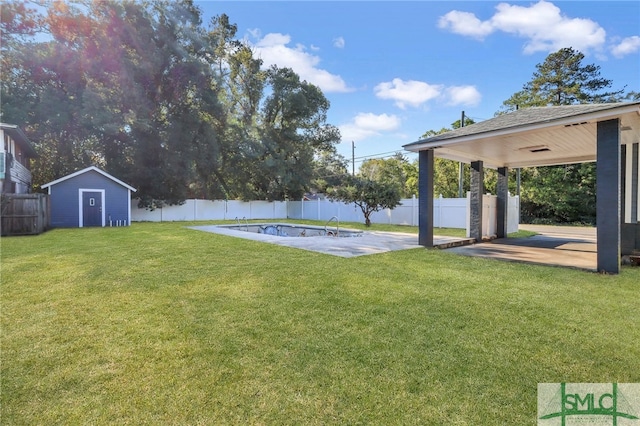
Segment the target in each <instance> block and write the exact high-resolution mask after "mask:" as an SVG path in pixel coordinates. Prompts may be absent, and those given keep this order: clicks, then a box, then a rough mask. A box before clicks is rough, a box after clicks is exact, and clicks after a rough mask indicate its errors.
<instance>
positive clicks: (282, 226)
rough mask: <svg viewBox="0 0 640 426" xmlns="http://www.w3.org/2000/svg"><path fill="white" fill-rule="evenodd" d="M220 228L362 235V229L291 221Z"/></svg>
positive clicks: (281, 233) (293, 234)
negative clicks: (299, 223)
mask: <svg viewBox="0 0 640 426" xmlns="http://www.w3.org/2000/svg"><path fill="white" fill-rule="evenodd" d="M219 227H220V228H224V229H229V230H234V231H243V232H253V233H255V234H265V235H274V236H277V237H360V236H362V231H356V230H353V229H343V228H340V227H337V226H329V227H324V226H313V225H294V224H291V223H247V224H240V225H219Z"/></svg>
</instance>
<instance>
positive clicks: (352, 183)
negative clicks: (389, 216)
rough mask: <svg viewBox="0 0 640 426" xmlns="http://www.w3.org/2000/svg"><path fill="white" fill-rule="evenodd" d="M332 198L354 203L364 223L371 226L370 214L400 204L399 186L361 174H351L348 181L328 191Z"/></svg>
mask: <svg viewBox="0 0 640 426" xmlns="http://www.w3.org/2000/svg"><path fill="white" fill-rule="evenodd" d="M328 196H329V198H330V199H332V200H337V201H342V202H344V203H354V204H355V205H357V206H358V207H360V210H362V214H363V215H364V223H365V225H366V226H371V214H372V213H373V212H377V211H380V210H382V209H393V208H394V207H396V206H397V205H399V204H400V198H401V197H400V188H399V187H398V185H396V184H395V183H392V182H383V181H375V180H372V179H369V178H366V177H363V176H352V177H350V178H349V179H348V182H347V183H346V184H345V185H343V186H340V187H337V188H334V189H333V190H332V191H330V192H329V193H328Z"/></svg>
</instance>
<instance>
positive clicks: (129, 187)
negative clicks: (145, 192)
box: [41, 166, 136, 192]
mask: <svg viewBox="0 0 640 426" xmlns="http://www.w3.org/2000/svg"><path fill="white" fill-rule="evenodd" d="M90 171H94V172H97V173H99V174H101V175H102V176H104V177H106V178H107V179H111V180H112V181H114V182H116V183H117V184H120V185H122V186H124V187H125V188H127V189H129V190H130V191H134V192H135V191H136V189H135V188H134V187H132V186H131V185H127V184H126V183H124V182H123V181H121V180H120V179H118V178H115V177H113V176H111V175H110V174H109V173H107V172H105V171H103V170H100V169H99V168H97V167H96V166H90V167H87V168H85V169H82V170H78V171H77V172H75V173H71V174H70V175H67V176H64V177H61V178H60V179H56V180H54V181H51V182H49V183H45V184H44V185H42V186H41V188H43V189H44V188H48V187H50V186H53V185H56V184H58V183H60V182H64V181H65V180H68V179H71V178H74V177H76V176H79V175H82V174H84V173H87V172H90Z"/></svg>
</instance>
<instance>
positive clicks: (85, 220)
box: [82, 192, 102, 226]
mask: <svg viewBox="0 0 640 426" xmlns="http://www.w3.org/2000/svg"><path fill="white" fill-rule="evenodd" d="M82 226H102V193H100V192H83V193H82Z"/></svg>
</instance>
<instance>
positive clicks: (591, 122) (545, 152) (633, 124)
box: [404, 102, 640, 167]
mask: <svg viewBox="0 0 640 426" xmlns="http://www.w3.org/2000/svg"><path fill="white" fill-rule="evenodd" d="M615 118H619V119H620V120H621V135H622V136H621V142H622V143H633V142H638V141H639V140H640V102H632V103H608V104H585V105H563V106H552V107H531V108H523V109H520V110H517V111H513V112H511V113H508V114H503V115H499V116H497V117H494V118H492V119H489V120H486V121H482V122H480V123H475V124H472V125H470V126H466V127H461V128H459V129H455V130H452V131H450V132H446V133H442V134H440V135H436V136H433V137H430V138H427V139H423V140H419V141H417V142H413V143H410V144H407V145H405V146H404V148H405V149H406V150H408V151H414V152H418V151H422V150H426V149H434V150H435V155H436V156H438V157H443V158H448V159H451V160H456V161H462V162H466V163H468V162H471V161H477V160H482V161H484V162H485V165H486V166H488V167H526V166H545V165H553V164H569V163H580V162H588V161H595V159H596V132H597V122H598V121H603V120H609V119H615Z"/></svg>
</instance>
